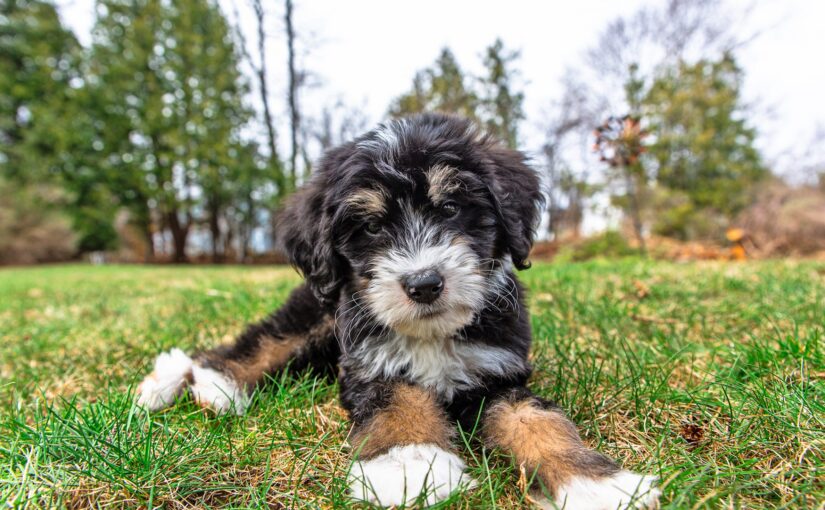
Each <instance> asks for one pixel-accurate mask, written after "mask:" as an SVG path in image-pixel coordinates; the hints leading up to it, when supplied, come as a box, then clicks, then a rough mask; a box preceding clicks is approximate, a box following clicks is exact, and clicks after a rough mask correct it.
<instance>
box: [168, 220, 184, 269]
mask: <svg viewBox="0 0 825 510" xmlns="http://www.w3.org/2000/svg"><path fill="white" fill-rule="evenodd" d="M166 222H167V224H168V225H169V230H170V231H171V232H172V248H173V250H174V252H173V254H172V262H174V263H176V264H182V263H185V262H188V261H189V259H188V258H187V256H186V239H187V238H188V237H189V223H188V222H187V223H186V224H182V223H181V221H180V218H178V212H177V210H172V211H171V212H169V213H167V215H166Z"/></svg>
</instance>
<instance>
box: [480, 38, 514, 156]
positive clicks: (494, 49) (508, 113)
mask: <svg viewBox="0 0 825 510" xmlns="http://www.w3.org/2000/svg"><path fill="white" fill-rule="evenodd" d="M519 56H520V55H519V52H518V51H507V50H506V49H505V48H504V43H503V42H502V41H501V39H496V41H495V42H494V43H493V44H492V45H490V46H488V47H487V49H486V51H485V54H484V67H485V68H486V70H487V74H486V76H484V77H483V78H482V86H483V88H484V96H483V99H482V105H483V117H484V124H485V125H486V127H487V131H488V132H490V133H493V134H495V135H496V136H497V137H498V138H499V139H500V140H503V141H504V142H505V143H506V144H507V146H508V147H510V148H512V149H515V148H517V147H518V125H519V122H521V121H522V120H524V109H523V107H522V104H523V103H524V93H523V92H520V91H516V90H515V86H516V83H515V81H516V80H517V77H518V73H517V71H516V70H515V69H514V68H513V63H514V62H515V61H516V60H518V58H519Z"/></svg>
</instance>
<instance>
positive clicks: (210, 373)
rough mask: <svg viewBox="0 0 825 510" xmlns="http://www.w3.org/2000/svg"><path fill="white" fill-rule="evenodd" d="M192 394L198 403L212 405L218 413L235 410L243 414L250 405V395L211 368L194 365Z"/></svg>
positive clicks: (205, 405)
mask: <svg viewBox="0 0 825 510" xmlns="http://www.w3.org/2000/svg"><path fill="white" fill-rule="evenodd" d="M192 379H193V381H192V386H191V387H190V390H191V391H192V396H193V397H194V398H195V401H197V403H198V404H200V405H201V406H204V407H211V408H212V409H214V411H215V412H216V413H218V414H223V413H225V412H228V411H234V413H235V414H237V415H242V414H243V413H244V412H245V411H246V408H247V407H248V406H249V396H248V395H247V394H246V392H245V391H244V390H243V389H242V388H240V387H239V386H238V385H237V384H236V383H235V382H234V381H232V380H231V379H230V378H228V377H227V376H225V375H223V374H222V373H220V372H218V371H217V370H212V369H211V368H204V367H199V366H198V365H194V366H192Z"/></svg>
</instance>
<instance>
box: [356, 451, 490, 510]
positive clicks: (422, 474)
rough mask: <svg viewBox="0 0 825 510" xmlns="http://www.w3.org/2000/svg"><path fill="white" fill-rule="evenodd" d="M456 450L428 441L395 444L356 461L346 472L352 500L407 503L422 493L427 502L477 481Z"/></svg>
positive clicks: (429, 503) (388, 503) (435, 500)
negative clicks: (445, 448) (451, 450)
mask: <svg viewBox="0 0 825 510" xmlns="http://www.w3.org/2000/svg"><path fill="white" fill-rule="evenodd" d="M464 468H465V465H464V462H462V460H461V459H460V458H458V457H457V456H456V455H455V454H453V453H450V452H448V451H445V450H443V449H441V448H439V447H438V446H435V445H431V444H412V445H406V446H396V447H394V448H391V449H390V450H389V451H388V452H387V453H385V454H383V455H379V456H378V457H375V458H373V459H370V460H367V461H363V462H356V463H355V464H354V465H353V467H352V471H351V473H350V476H349V483H350V495H351V497H352V498H353V499H354V500H357V501H367V502H370V503H375V504H379V505H384V506H391V505H402V504H409V503H412V502H415V501H417V500H418V498H419V497H421V500H422V501H426V503H427V504H428V505H432V504H435V503H437V502H439V501H443V500H445V499H447V498H448V497H449V496H450V494H452V493H453V492H454V491H456V490H458V489H461V488H463V489H470V488H472V487H475V485H476V483H475V481H474V480H472V479H471V478H470V477H469V476H468V475H467V474H465V473H464Z"/></svg>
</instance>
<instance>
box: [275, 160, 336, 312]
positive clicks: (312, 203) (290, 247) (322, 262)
mask: <svg viewBox="0 0 825 510" xmlns="http://www.w3.org/2000/svg"><path fill="white" fill-rule="evenodd" d="M351 150H352V148H351V146H349V145H344V146H341V147H338V148H335V149H332V150H331V151H329V152H327V154H325V155H324V157H323V158H322V160H321V164H320V165H319V167H318V169H317V170H316V172H315V174H313V176H312V178H311V179H310V181H309V182H307V183H306V184H305V185H304V186H302V187H301V188H300V189H299V190H298V191H296V192H295V193H293V194H292V196H290V197H289V198H288V199H287V200H286V203H285V204H284V207H283V208H282V209H281V212H280V213H279V215H278V218H277V221H276V236H277V239H278V244H279V245H280V247H281V248H282V249H283V250H284V252H285V253H286V256H287V257H288V258H289V262H290V263H291V264H292V265H294V266H295V267H296V268H298V270H299V271H300V272H301V273H302V274H303V275H304V278H305V279H306V281H307V283H308V284H309V286H310V288H311V289H312V291H313V293H314V294H315V296H316V297H317V298H318V300H319V301H320V302H321V304H322V305H323V306H325V307H327V306H330V305H334V304H335V303H337V301H338V297H339V293H340V291H341V286H342V285H343V284H344V283H345V281H346V278H347V277H348V275H349V265H348V264H347V262H346V260H345V259H344V258H343V257H342V256H341V255H340V254H339V253H338V252H337V250H336V249H335V246H334V243H333V232H332V217H333V214H334V212H335V204H334V203H333V202H332V198H333V197H332V196H331V193H330V183H331V182H332V179H334V175H335V173H336V170H337V169H338V167H339V166H340V165H341V164H342V163H343V162H344V161H345V160H346V158H347V157H348V156H349V154H350V153H351Z"/></svg>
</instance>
